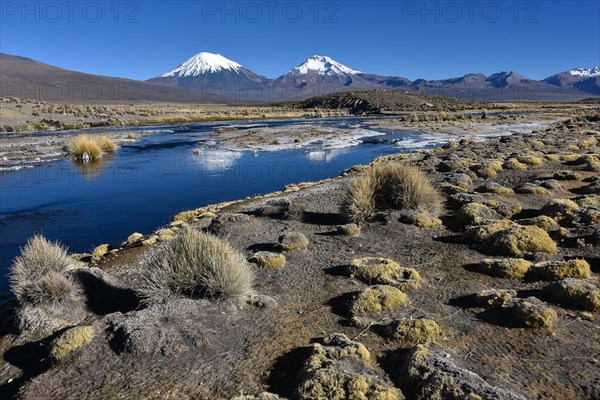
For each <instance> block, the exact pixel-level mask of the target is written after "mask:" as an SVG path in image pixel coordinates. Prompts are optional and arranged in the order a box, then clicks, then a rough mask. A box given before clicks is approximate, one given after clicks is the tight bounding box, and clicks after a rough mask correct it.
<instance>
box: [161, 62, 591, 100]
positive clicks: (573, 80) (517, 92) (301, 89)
mask: <svg viewBox="0 0 600 400" xmlns="http://www.w3.org/2000/svg"><path fill="white" fill-rule="evenodd" d="M150 81H151V82H156V83H163V84H168V85H175V86H178V87H182V88H187V89H192V90H199V91H202V92H208V93H213V94H215V95H216V94H219V93H221V94H227V95H228V96H229V97H235V98H237V100H239V101H245V100H246V101H248V100H250V101H251V100H257V101H278V100H300V99H306V98H309V97H313V96H318V95H322V94H327V93H332V92H337V91H343V90H363V89H385V90H401V91H405V92H414V93H422V94H428V95H440V96H449V97H458V98H463V99H471V100H490V101H494V100H503V101H527V100H579V99H582V98H585V97H590V95H596V96H600V68H599V67H595V68H576V69H573V70H571V71H566V72H562V73H559V74H556V75H553V76H551V77H548V78H546V79H544V80H542V81H537V80H534V79H529V78H527V77H524V76H522V75H520V74H519V73H517V72H515V71H510V72H498V73H495V74H492V75H490V76H485V75H483V74H467V75H464V76H462V77H459V78H450V79H444V80H425V79H417V80H415V81H411V80H409V79H407V78H404V77H401V76H382V75H377V74H371V73H366V72H362V71H358V70H356V69H354V68H350V67H348V66H346V65H344V64H341V63H339V62H337V61H335V60H333V59H331V58H329V57H326V56H318V55H315V56H311V57H309V58H308V59H307V60H306V61H304V62H303V63H302V64H300V65H298V66H297V67H295V68H293V69H291V70H290V71H289V72H287V73H285V74H284V75H282V76H280V77H278V78H275V79H268V78H265V77H264V76H261V75H259V74H257V73H255V72H253V71H251V70H249V69H247V68H245V67H244V66H242V65H240V64H238V63H236V62H234V61H231V60H229V59H227V58H225V57H223V56H221V55H219V54H212V53H206V52H202V53H198V54H196V55H194V56H193V57H191V58H190V59H188V60H186V61H185V62H183V63H182V64H180V65H179V66H178V67H177V68H175V69H173V70H172V71H169V72H167V73H165V74H162V75H160V76H157V77H155V78H152V79H150Z"/></svg>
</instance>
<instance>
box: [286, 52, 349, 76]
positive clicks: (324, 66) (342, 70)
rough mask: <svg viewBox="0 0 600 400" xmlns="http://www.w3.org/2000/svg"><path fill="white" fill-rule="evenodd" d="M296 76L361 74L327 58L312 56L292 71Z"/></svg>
mask: <svg viewBox="0 0 600 400" xmlns="http://www.w3.org/2000/svg"><path fill="white" fill-rule="evenodd" d="M290 72H291V73H292V74H294V75H306V74H308V73H309V72H316V73H317V74H319V75H342V74H350V75H354V74H360V73H361V72H360V71H357V70H355V69H352V68H349V67H346V66H345V65H344V64H340V63H339V62H337V61H335V60H332V59H331V58H329V57H326V56H312V57H309V58H308V60H306V61H304V62H303V63H302V64H300V65H299V66H297V67H296V68H294V69H292V70H291V71H290Z"/></svg>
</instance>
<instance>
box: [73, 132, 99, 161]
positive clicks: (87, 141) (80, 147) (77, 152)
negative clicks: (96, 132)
mask: <svg viewBox="0 0 600 400" xmlns="http://www.w3.org/2000/svg"><path fill="white" fill-rule="evenodd" d="M69 151H70V152H71V154H72V155H73V156H74V157H75V158H77V159H81V158H83V157H84V154H87V155H88V156H89V157H90V158H91V159H94V158H98V157H100V155H101V154H102V149H101V148H100V146H99V145H98V143H96V142H95V141H94V140H93V139H92V138H91V137H90V136H89V135H77V136H75V137H74V138H73V140H71V143H69Z"/></svg>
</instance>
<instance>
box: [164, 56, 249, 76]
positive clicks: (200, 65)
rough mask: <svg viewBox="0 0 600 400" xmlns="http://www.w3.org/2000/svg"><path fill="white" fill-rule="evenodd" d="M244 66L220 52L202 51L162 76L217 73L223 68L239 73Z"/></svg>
mask: <svg viewBox="0 0 600 400" xmlns="http://www.w3.org/2000/svg"><path fill="white" fill-rule="evenodd" d="M242 68H244V67H243V66H241V65H240V64H238V63H236V62H235V61H231V60H229V59H227V58H225V57H223V56H222V55H220V54H213V53H207V52H202V53H198V54H196V55H195V56H193V57H191V58H190V59H188V60H187V61H185V62H183V64H181V65H180V66H179V67H177V68H175V69H174V70H172V71H169V72H167V73H164V74H162V75H161V76H160V78H169V77H184V76H198V75H202V74H206V73H217V72H221V71H223V70H228V71H233V72H235V73H237V74H239V73H240V71H241V69H242Z"/></svg>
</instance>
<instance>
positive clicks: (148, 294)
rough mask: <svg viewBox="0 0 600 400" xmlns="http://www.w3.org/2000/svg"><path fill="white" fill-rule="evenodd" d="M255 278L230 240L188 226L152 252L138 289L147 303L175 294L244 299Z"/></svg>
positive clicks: (162, 300) (234, 299)
mask: <svg viewBox="0 0 600 400" xmlns="http://www.w3.org/2000/svg"><path fill="white" fill-rule="evenodd" d="M253 281H254V274H253V272H252V270H251V269H250V267H249V265H248V264H247V262H246V260H245V258H244V256H243V255H242V254H241V253H240V252H238V251H237V250H235V249H234V248H233V247H231V245H229V243H227V242H225V241H223V240H221V239H219V238H217V237H216V236H213V235H210V234H207V233H203V232H199V231H196V230H194V229H192V228H189V227H186V228H185V229H184V230H183V232H182V234H181V235H180V236H178V237H176V238H174V239H173V240H171V241H169V242H168V243H166V245H165V246H164V247H162V248H161V249H160V250H159V251H158V252H156V253H154V254H152V255H150V257H149V260H148V263H147V264H146V266H145V268H144V269H143V271H141V275H140V276H139V282H138V285H139V287H138V291H139V293H140V295H141V296H142V297H143V298H144V300H145V302H146V303H159V302H164V301H165V300H167V299H168V298H169V297H172V296H174V295H184V296H189V297H197V296H208V297H210V298H213V299H219V300H233V301H243V300H244V299H245V298H246V297H247V296H248V295H249V294H250V292H251V290H252V283H253Z"/></svg>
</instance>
